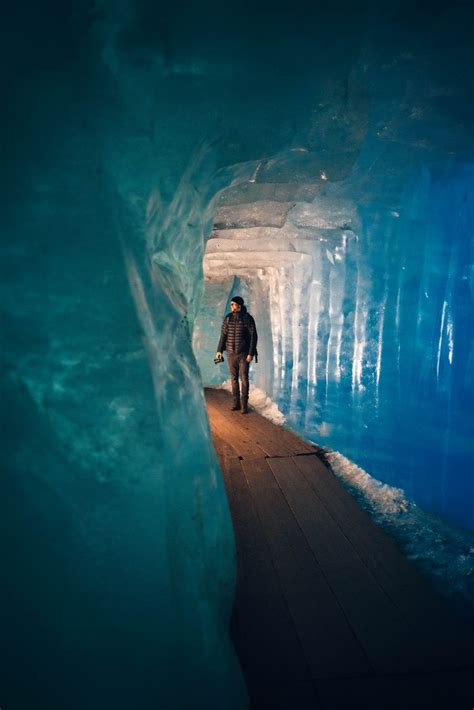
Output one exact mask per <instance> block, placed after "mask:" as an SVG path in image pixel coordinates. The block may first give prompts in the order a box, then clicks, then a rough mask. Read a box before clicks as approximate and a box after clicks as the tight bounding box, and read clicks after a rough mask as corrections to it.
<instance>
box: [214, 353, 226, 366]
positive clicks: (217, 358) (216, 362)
mask: <svg viewBox="0 0 474 710" xmlns="http://www.w3.org/2000/svg"><path fill="white" fill-rule="evenodd" d="M220 362H224V358H223V357H222V355H221V357H215V358H214V365H218V364H219V363H220Z"/></svg>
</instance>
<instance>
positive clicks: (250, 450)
mask: <svg viewBox="0 0 474 710" xmlns="http://www.w3.org/2000/svg"><path fill="white" fill-rule="evenodd" d="M208 411H209V414H211V415H212V425H211V429H212V430H213V431H215V432H216V433H217V435H218V436H221V437H222V438H225V439H226V440H227V441H228V442H229V443H230V444H231V446H232V447H233V448H234V449H235V451H236V453H237V454H238V455H239V456H244V457H246V458H262V457H265V455H266V453H265V451H264V450H263V449H262V448H261V447H260V446H258V444H255V443H254V442H253V440H252V438H251V436H249V435H245V436H241V435H240V432H238V431H236V428H235V427H233V426H232V425H231V424H230V423H229V422H228V421H227V419H226V418H225V417H222V416H221V415H220V412H219V409H218V408H216V407H214V405H212V404H209V405H208Z"/></svg>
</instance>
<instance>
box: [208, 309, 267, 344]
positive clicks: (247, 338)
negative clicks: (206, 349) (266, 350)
mask: <svg viewBox="0 0 474 710" xmlns="http://www.w3.org/2000/svg"><path fill="white" fill-rule="evenodd" d="M257 339H258V335H257V328H256V326H255V321H254V319H253V318H252V316H251V315H250V313H247V309H246V308H245V306H242V308H241V310H240V311H238V312H237V313H228V314H227V315H226V317H225V318H224V322H223V323H222V328H221V337H220V339H219V345H218V346H217V351H218V352H220V353H222V352H224V350H227V352H231V353H245V354H246V355H255V354H256V352H257Z"/></svg>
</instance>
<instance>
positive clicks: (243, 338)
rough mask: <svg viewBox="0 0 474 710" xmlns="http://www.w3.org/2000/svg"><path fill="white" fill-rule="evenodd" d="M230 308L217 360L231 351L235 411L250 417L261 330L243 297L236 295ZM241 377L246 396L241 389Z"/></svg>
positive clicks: (229, 362) (229, 354)
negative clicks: (253, 365) (251, 369)
mask: <svg viewBox="0 0 474 710" xmlns="http://www.w3.org/2000/svg"><path fill="white" fill-rule="evenodd" d="M230 307H231V312H230V313H228V314H227V315H226V317H225V318H224V322H223V323H222V328H221V337H220V338H219V344H218V346H217V352H216V359H217V360H221V359H222V353H223V352H224V350H225V351H226V352H227V364H228V366H229V372H230V378H231V381H232V397H233V400H234V403H233V406H232V411H234V412H235V411H238V410H239V409H241V411H242V414H248V412H249V410H248V400H249V367H250V363H251V362H252V360H253V359H254V357H255V358H256V357H257V339H258V335H257V327H256V325H255V320H254V319H253V317H252V316H251V315H250V313H249V312H248V311H247V308H246V307H245V305H244V299H243V298H241V297H240V296H234V297H233V298H232V299H231V302H230ZM256 361H257V360H256ZM239 375H240V380H241V383H242V393H241V392H240V387H239Z"/></svg>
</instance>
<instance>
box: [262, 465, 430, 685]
mask: <svg viewBox="0 0 474 710" xmlns="http://www.w3.org/2000/svg"><path fill="white" fill-rule="evenodd" d="M268 463H269V465H270V467H271V468H272V470H273V472H274V474H275V477H276V479H277V481H278V483H279V485H280V486H281V488H282V491H283V493H284V495H285V497H286V499H287V501H288V503H289V505H290V507H291V509H292V510H293V513H294V515H295V517H296V518H297V520H298V522H299V524H300V526H301V529H302V531H303V533H304V535H305V537H306V539H307V541H308V543H309V545H310V547H311V549H312V550H313V552H314V554H315V556H316V559H317V560H318V562H319V564H320V566H321V568H322V570H323V572H324V574H325V576H326V578H327V580H328V583H329V584H330V586H331V588H332V590H333V591H334V594H335V595H336V597H337V599H338V601H339V603H340V604H341V606H342V608H343V609H344V611H345V613H346V615H347V617H348V619H349V622H350V624H351V626H352V628H353V629H354V631H355V633H356V635H357V638H358V639H359V641H360V643H361V644H362V646H363V647H364V649H365V651H366V653H367V655H368V657H369V659H370V662H371V664H372V666H373V667H374V668H375V669H376V670H378V671H380V672H397V671H398V672H403V671H408V670H414V669H417V670H419V669H424V668H426V667H427V665H428V667H429V665H430V664H429V662H427V660H426V656H427V654H428V655H429V647H428V646H427V645H426V644H425V643H423V639H420V638H419V636H417V634H416V633H415V632H414V631H413V630H412V629H411V628H410V627H409V625H408V624H407V623H406V621H405V619H404V618H403V617H402V615H401V614H400V611H399V609H398V608H397V607H396V606H395V605H394V604H393V602H392V601H391V600H390V598H389V597H388V596H387V595H386V594H385V592H384V590H383V589H382V588H381V587H380V585H379V583H378V581H377V579H376V578H375V577H374V575H373V574H372V572H371V571H370V569H369V568H368V567H367V566H366V565H365V564H364V562H363V561H362V559H361V558H360V556H359V555H358V553H357V550H356V549H355V548H354V546H353V545H352V544H351V542H350V541H349V540H348V538H347V536H346V535H345V534H344V531H343V530H342V529H341V528H340V527H339V525H338V524H337V523H336V521H335V520H334V518H333V517H332V516H331V515H330V514H329V513H328V511H327V509H326V508H325V507H324V506H323V505H322V503H321V501H320V500H319V498H318V496H317V495H316V494H315V493H314V491H313V489H312V488H311V486H310V485H309V484H308V482H307V481H306V479H305V478H304V476H303V475H302V474H301V472H300V471H299V469H298V468H297V467H296V465H295V463H294V461H293V460H292V459H269V460H268Z"/></svg>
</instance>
